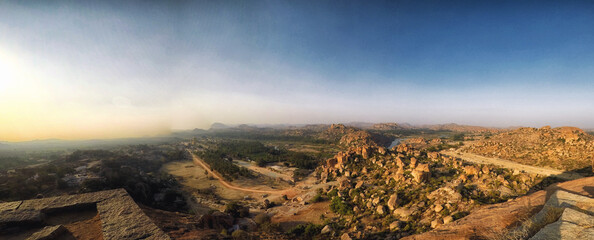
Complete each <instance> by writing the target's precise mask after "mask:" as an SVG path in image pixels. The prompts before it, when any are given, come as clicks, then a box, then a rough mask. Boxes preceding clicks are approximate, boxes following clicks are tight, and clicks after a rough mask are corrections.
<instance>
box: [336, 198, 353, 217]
mask: <svg viewBox="0 0 594 240" xmlns="http://www.w3.org/2000/svg"><path fill="white" fill-rule="evenodd" d="M330 210H332V212H335V213H338V214H341V215H348V214H352V213H353V208H352V207H351V206H350V205H349V204H348V203H346V202H345V201H343V200H342V198H340V197H334V198H332V202H330Z"/></svg>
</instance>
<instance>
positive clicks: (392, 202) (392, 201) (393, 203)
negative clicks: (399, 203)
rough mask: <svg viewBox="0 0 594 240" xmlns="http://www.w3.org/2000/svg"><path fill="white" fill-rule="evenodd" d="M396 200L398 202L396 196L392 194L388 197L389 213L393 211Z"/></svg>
mask: <svg viewBox="0 0 594 240" xmlns="http://www.w3.org/2000/svg"><path fill="white" fill-rule="evenodd" d="M396 200H398V195H397V194H396V193H394V194H392V196H390V199H389V200H388V208H389V209H390V211H394V209H396Z"/></svg>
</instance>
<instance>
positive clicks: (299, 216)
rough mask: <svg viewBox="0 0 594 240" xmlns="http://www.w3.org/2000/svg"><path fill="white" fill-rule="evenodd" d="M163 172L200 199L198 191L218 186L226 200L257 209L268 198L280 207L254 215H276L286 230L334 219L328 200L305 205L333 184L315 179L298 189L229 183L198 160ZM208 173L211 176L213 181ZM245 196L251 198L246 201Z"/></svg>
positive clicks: (169, 166)
mask: <svg viewBox="0 0 594 240" xmlns="http://www.w3.org/2000/svg"><path fill="white" fill-rule="evenodd" d="M250 169H252V170H254V171H257V172H259V173H262V174H264V173H265V172H268V171H273V172H274V173H275V174H280V175H284V176H289V174H288V173H282V172H281V173H279V172H275V171H274V170H270V169H267V168H260V167H251V168H250ZM163 170H164V171H167V172H168V173H170V174H172V175H174V176H176V177H177V178H178V179H179V181H180V182H181V183H182V184H183V185H184V187H185V188H186V191H188V192H191V193H193V194H194V195H195V196H197V197H204V196H200V194H199V193H197V190H198V189H206V188H209V187H210V186H215V187H216V189H215V192H216V194H217V195H219V196H221V197H222V198H224V199H225V200H235V201H240V202H243V203H247V204H248V205H251V206H256V205H258V204H260V203H261V202H262V201H263V200H264V199H269V200H270V201H272V202H275V203H277V204H278V206H276V207H273V208H270V209H267V210H260V209H257V208H252V210H251V212H252V213H253V214H254V215H255V214H257V213H259V212H267V213H269V214H271V215H273V218H272V221H273V222H278V223H280V224H281V226H282V227H283V228H290V227H292V226H295V225H297V224H300V223H305V222H314V223H322V222H323V220H322V219H321V218H320V216H321V215H322V214H323V215H325V216H328V217H331V216H333V213H331V212H330V210H329V201H325V202H320V203H313V204H311V203H309V204H304V202H309V200H310V199H311V198H312V197H313V196H314V195H315V194H316V189H318V188H323V189H326V188H327V187H328V186H329V185H331V184H334V183H320V182H318V181H317V179H316V178H315V177H314V176H309V177H307V178H305V179H304V180H302V181H300V182H297V183H296V184H295V186H288V187H287V188H284V189H274V188H271V187H270V186H269V185H267V183H266V182H263V183H259V184H258V183H257V180H256V181H250V182H247V181H245V182H243V181H237V180H235V181H233V182H227V181H225V180H224V179H223V178H222V177H220V175H219V174H218V173H216V172H212V171H211V170H210V168H208V167H207V165H206V164H205V163H204V162H202V161H200V159H197V158H195V159H194V162H172V163H168V164H166V165H165V166H164V167H163ZM205 170H206V171H205ZM209 174H210V176H212V177H211V178H210V179H209V177H208V176H209ZM270 179H271V178H270ZM283 195H286V196H287V198H288V199H289V200H283V199H282V198H281V197H282V196H283ZM246 196H248V197H247V198H246ZM298 199H300V200H298ZM209 207H211V208H214V209H219V210H222V209H223V207H224V205H222V204H221V205H210V206H209Z"/></svg>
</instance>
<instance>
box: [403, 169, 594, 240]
mask: <svg viewBox="0 0 594 240" xmlns="http://www.w3.org/2000/svg"><path fill="white" fill-rule="evenodd" d="M593 186H594V177H588V178H581V179H577V180H573V181H568V182H563V183H559V184H554V185H551V186H549V187H548V188H547V189H545V190H541V191H538V192H535V193H532V194H530V195H527V196H523V197H519V198H517V199H514V200H512V201H508V202H504V203H499V204H493V205H486V206H483V207H481V208H480V209H478V210H476V211H474V212H473V213H471V214H470V215H468V216H466V217H464V218H462V219H459V220H457V221H455V222H453V223H450V224H447V225H442V226H441V227H439V228H437V229H434V230H432V231H429V232H426V233H422V234H417V235H412V236H408V237H405V238H403V239H408V240H411V239H414V240H417V239H418V240H421V239H428V240H431V239H489V238H491V237H492V234H494V233H501V232H504V231H507V230H509V229H511V228H513V227H515V226H517V225H519V224H520V223H521V222H522V220H524V219H526V218H527V217H530V216H533V215H535V214H536V213H538V212H539V211H540V210H541V209H542V208H543V206H544V205H545V202H547V200H548V199H549V198H550V197H551V196H552V195H554V193H555V192H557V191H558V190H561V191H565V192H570V193H573V194H578V195H582V196H585V197H589V198H592V197H594V188H593Z"/></svg>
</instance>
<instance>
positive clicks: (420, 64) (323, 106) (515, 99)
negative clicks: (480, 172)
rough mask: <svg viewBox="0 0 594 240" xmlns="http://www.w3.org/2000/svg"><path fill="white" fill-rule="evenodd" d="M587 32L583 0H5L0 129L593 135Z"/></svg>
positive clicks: (592, 54)
mask: <svg viewBox="0 0 594 240" xmlns="http://www.w3.org/2000/svg"><path fill="white" fill-rule="evenodd" d="M592 23H594V3H591V2H588V1H566V2H552V1H447V2H446V1H371V2H368V1H353V2H349V1H243V2H241V1H174V2H159V1H155V2H151V1H139V2H127V3H117V2H115V1H114V2H106V1H97V2H91V1H84V2H78V1H51V2H35V3H19V2H17V1H1V2H0V107H3V109H5V111H6V112H5V114H3V115H2V116H0V123H2V124H0V125H3V126H4V128H2V129H0V133H1V132H2V131H3V132H5V135H10V136H13V137H10V138H11V139H34V138H49V137H60V138H95V137H121V136H140V135H154V134H161V133H164V132H167V131H169V130H171V129H188V128H194V127H200V128H207V127H208V126H209V125H210V124H211V123H213V122H225V123H330V122H350V121H368V122H409V123H418V124H430V123H448V122H456V123H461V124H475V125H487V126H500V127H504V126H517V125H524V126H542V125H553V126H561V125H573V126H578V127H583V128H593V127H594V94H592V92H594V80H593V79H592V76H594V67H593V66H594V44H592V43H594V24H592ZM40 118H41V119H44V121H43V122H44V123H40V121H39V119H40ZM47 129H50V130H47ZM89 129H97V130H94V131H90V130H89ZM75 132H76V134H74V133H75Z"/></svg>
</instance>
